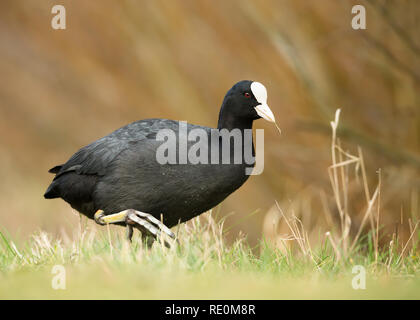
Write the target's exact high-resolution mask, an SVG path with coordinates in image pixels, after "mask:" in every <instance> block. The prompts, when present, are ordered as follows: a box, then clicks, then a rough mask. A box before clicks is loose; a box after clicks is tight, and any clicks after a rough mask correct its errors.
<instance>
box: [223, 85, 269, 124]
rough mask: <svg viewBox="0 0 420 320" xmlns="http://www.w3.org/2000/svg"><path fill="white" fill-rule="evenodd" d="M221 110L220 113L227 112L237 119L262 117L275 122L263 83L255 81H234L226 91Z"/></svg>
mask: <svg viewBox="0 0 420 320" xmlns="http://www.w3.org/2000/svg"><path fill="white" fill-rule="evenodd" d="M223 109H225V110H223ZM222 110H223V111H224V112H222V113H227V112H228V113H229V114H230V115H233V116H235V117H236V118H238V119H249V120H251V121H252V120H256V119H260V118H263V119H265V120H267V121H270V122H275V118H274V115H273V113H272V112H271V110H270V108H269V107H268V105H267V90H266V88H265V86H264V85H263V84H261V83H260V82H256V81H250V80H243V81H240V82H238V83H236V84H235V85H234V86H233V87H232V88H231V89H230V90H229V91H228V92H227V94H226V96H225V99H224V101H223V105H222ZM221 115H222V114H221Z"/></svg>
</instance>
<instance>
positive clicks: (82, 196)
mask: <svg viewBox="0 0 420 320" xmlns="http://www.w3.org/2000/svg"><path fill="white" fill-rule="evenodd" d="M259 118H264V119H266V120H268V121H271V122H274V115H273V113H272V112H271V110H270V108H269V107H268V105H267V91H266V89H265V87H264V86H263V85H262V84H261V83H259V82H254V81H248V80H244V81H240V82H238V83H236V84H235V85H234V86H233V87H232V88H231V89H230V90H229V91H228V92H227V94H226V96H225V98H224V100H223V103H222V107H221V109H220V114H219V122H218V127H217V129H212V128H208V127H202V126H197V125H191V124H187V123H185V122H178V121H173V120H167V119H146V120H140V121H136V122H133V123H131V124H129V125H126V126H125V127H122V128H120V129H118V130H116V131H114V132H112V133H111V134H109V135H107V136H105V137H103V138H101V139H99V140H97V141H95V142H93V143H91V144H89V145H87V146H85V147H83V148H81V149H80V150H79V151H77V152H76V153H75V154H74V155H73V156H72V157H71V158H70V159H69V160H68V161H67V162H66V163H65V164H62V165H58V166H55V167H54V168H52V169H50V170H49V172H50V173H54V174H55V177H54V179H53V181H52V183H51V184H50V186H49V187H48V189H47V191H46V192H45V194H44V197H45V198H46V199H54V198H62V199H63V200H65V201H66V202H68V203H69V204H70V205H71V206H72V207H73V208H74V209H76V210H77V211H79V212H80V213H82V214H84V215H86V216H87V217H89V218H91V219H94V220H95V221H96V222H97V223H99V224H102V225H104V224H108V223H116V224H120V225H125V226H127V230H128V237H129V239H131V236H132V232H133V227H136V228H138V229H139V230H140V231H141V232H142V235H152V236H153V237H154V238H157V237H159V236H160V235H161V232H164V233H165V234H167V235H169V236H170V237H172V238H173V237H174V234H173V233H172V232H171V230H169V228H170V227H172V226H174V225H176V224H178V223H180V222H185V221H187V220H189V219H191V218H193V217H195V216H197V215H199V214H201V213H203V212H205V211H207V210H209V209H211V208H213V207H214V206H216V205H217V204H218V203H220V202H221V201H223V200H224V199H225V198H226V197H227V196H228V195H230V194H231V193H232V192H234V191H235V190H236V189H238V188H239V187H240V186H241V185H242V184H243V183H244V182H245V181H246V180H247V178H248V177H249V176H248V175H247V174H246V171H245V169H246V168H249V167H250V166H251V169H252V166H253V164H251V165H249V164H248V163H245V161H244V160H243V158H244V157H245V152H246V151H245V149H247V148H246V147H247V146H246V139H245V137H246V134H245V132H246V131H247V130H248V133H249V132H251V135H249V136H250V137H251V139H249V140H250V142H249V144H250V145H251V148H250V149H252V154H254V146H253V143H252V123H253V121H254V120H256V119H259ZM183 129H185V130H184V131H183ZM222 129H226V130H224V131H225V132H226V131H228V132H229V133H234V132H236V133H238V132H239V138H243V145H240V147H239V155H240V156H242V155H244V157H242V160H241V159H240V158H241V157H239V160H238V159H236V158H235V153H236V155H237V154H238V152H237V151H238V148H236V149H235V147H237V145H236V143H230V142H232V141H233V139H234V138H235V137H234V135H233V134H232V135H231V136H229V137H228V139H227V141H228V144H225V142H226V141H222V140H223V139H222V138H223V137H222V136H221V135H219V136H218V137H217V138H216V139H213V138H214V132H216V133H217V132H221V131H223V130H222ZM169 131H170V132H174V136H175V137H177V139H176V140H175V142H174V143H172V147H175V152H174V151H173V150H170V148H169V147H170V146H171V144H170V143H169V140H170V137H171V135H170V134H169V133H168V132H169ZM191 132H198V134H195V135H194V137H195V138H194V139H191V137H190V135H189V134H190V133H191ZM162 136H164V137H165V138H163V139H162ZM198 137H201V138H202V139H201V140H203V141H204V142H203V141H201V143H202V144H201V145H200V146H202V147H203V148H201V149H200V150H199V151H198V150H195V151H196V152H195V153H194V154H195V155H198V157H199V159H201V160H204V161H193V160H194V159H190V157H189V155H190V152H192V151H193V150H192V148H196V149H197V144H196V142H197V141H198V140H199V139H198ZM239 140H240V139H239ZM233 142H235V141H233ZM203 143H204V144H203ZM163 144H167V146H166V149H164V152H162V150H163V149H162V147H163ZM194 145H195V147H194ZM226 145H227V146H228V147H227V150H228V152H227V153H228V157H227V160H228V161H225V160H226V158H223V157H224V156H223V152H224V151H225V150H223V147H224V146H226ZM248 147H249V146H248ZM159 157H161V158H162V157H166V158H165V159H166V163H165V162H162V161H160V160H159ZM171 157H172V158H171ZM186 158H188V159H187V160H185V159H186ZM222 158H223V159H224V160H223V159H222ZM168 159H169V161H168ZM171 159H172V160H174V159H175V162H176V163H174V162H173V161H172V162H171V161H170V160H171ZM206 160H208V161H206ZM229 160H231V161H229ZM197 162H198V163H197Z"/></svg>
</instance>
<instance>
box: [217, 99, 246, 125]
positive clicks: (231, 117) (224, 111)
mask: <svg viewBox="0 0 420 320" xmlns="http://www.w3.org/2000/svg"><path fill="white" fill-rule="evenodd" d="M235 110H238V108H235V106H234V105H233V103H232V102H231V101H230V100H229V99H227V98H225V100H224V101H223V104H222V107H221V108H220V113H219V122H218V124H217V129H219V130H220V129H228V130H229V131H231V130H233V129H240V130H241V131H243V130H244V129H252V122H253V120H252V119H249V118H245V117H241V116H238V115H236V114H235V112H234V111H235Z"/></svg>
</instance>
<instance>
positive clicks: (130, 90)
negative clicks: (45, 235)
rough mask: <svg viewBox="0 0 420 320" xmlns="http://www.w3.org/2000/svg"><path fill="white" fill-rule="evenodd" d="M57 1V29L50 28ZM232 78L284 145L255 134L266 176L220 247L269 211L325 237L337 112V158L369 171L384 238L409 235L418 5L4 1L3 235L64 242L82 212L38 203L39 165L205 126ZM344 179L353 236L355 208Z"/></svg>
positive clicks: (419, 50)
mask: <svg viewBox="0 0 420 320" xmlns="http://www.w3.org/2000/svg"><path fill="white" fill-rule="evenodd" d="M56 4H61V5H64V6H65V8H66V17H67V19H66V24H67V29H66V30H54V29H52V28H51V19H52V17H53V16H54V15H53V14H52V13H51V9H52V7H53V6H54V5H56ZM355 4H362V5H364V6H365V8H366V16H367V29H366V30H353V29H352V28H351V19H352V18H353V15H352V13H351V8H352V6H353V5H355ZM243 79H251V80H256V81H259V82H262V83H263V84H264V85H265V86H266V87H267V90H268V102H269V105H270V107H271V109H272V110H273V112H274V114H275V116H276V119H277V120H278V124H279V126H280V127H281V129H282V132H283V134H282V135H281V136H279V134H278V132H277V131H276V129H275V127H274V126H273V125H272V124H270V123H266V122H264V121H257V122H256V123H255V125H254V128H255V127H256V128H263V129H265V171H264V173H263V174H262V175H259V176H252V177H251V178H250V179H249V180H248V182H247V183H246V184H245V185H244V186H243V187H242V188H241V189H239V190H238V191H237V192H235V193H234V194H233V195H231V196H230V197H229V198H228V199H227V200H226V201H225V202H223V203H222V205H221V206H220V207H219V208H218V209H217V211H218V214H219V216H226V215H229V217H228V218H227V221H226V226H228V227H229V228H230V230H231V232H229V237H235V235H236V234H237V233H238V232H242V233H243V234H245V235H246V236H247V237H248V239H249V240H250V242H251V243H256V241H257V240H258V239H260V238H261V237H262V235H263V234H265V235H266V236H268V237H270V230H269V229H270V227H267V225H268V226H270V222H268V223H267V219H271V218H272V215H273V213H272V211H273V210H274V209H273V205H274V201H275V200H277V201H278V202H279V204H280V205H281V206H282V208H283V209H284V210H285V212H288V213H290V212H292V213H293V214H296V215H297V216H299V217H302V220H303V223H304V225H305V227H306V228H307V229H309V230H318V229H319V230H324V231H326V230H329V228H332V227H334V226H333V225H334V223H335V220H334V219H332V221H328V219H326V218H325V217H326V215H325V211H330V212H332V216H333V217H334V215H337V211H336V209H335V206H334V199H333V193H332V189H331V186H330V180H329V176H328V171H327V168H328V166H329V165H330V164H331V154H330V147H331V146H330V144H331V142H330V141H331V132H330V131H331V130H330V121H331V120H332V119H333V118H334V113H335V110H336V109H337V108H341V109H342V113H341V122H340V130H339V132H338V136H339V137H340V139H341V143H342V146H343V148H345V149H346V150H349V151H350V152H352V153H354V152H356V153H357V147H358V146H360V147H361V148H362V150H363V155H364V160H365V163H366V171H367V174H368V177H367V178H368V181H369V185H370V187H371V188H372V189H373V188H374V186H375V185H376V183H377V181H378V173H377V171H378V169H379V168H380V169H381V186H382V187H381V219H380V224H381V225H383V226H384V230H385V233H384V234H388V233H389V234H391V233H393V232H396V230H401V231H402V232H407V230H406V227H404V226H405V223H404V222H406V221H408V220H409V219H416V218H417V219H418V217H419V205H418V202H419V201H418V197H419V188H420V179H419V175H420V174H419V171H420V170H419V169H420V141H419V137H420V95H419V88H420V2H419V1H417V0H401V1H380V0H378V1H346V0H343V1H336V0H317V1H308V0H300V1H297V0H290V1H286V0H264V1H246V0H229V1H218V0H216V1H215V0H200V1H197V0H182V1H167V0H153V1H134V0H132V1H130V0H119V1H115V0H113V1H111V0H101V1H81V0H71V1H70V0H61V1H59V2H57V1H46V0H45V1H38V0H2V1H1V2H0V177H1V178H0V228H1V230H3V231H4V232H7V233H9V234H11V235H12V236H13V237H15V238H18V239H25V238H27V237H28V236H29V235H30V234H31V233H32V232H34V231H35V230H39V229H42V230H46V231H48V232H50V233H52V234H54V235H57V236H58V235H59V234H60V233H62V232H63V231H66V230H67V231H66V232H71V230H72V229H74V228H75V227H77V226H78V224H79V215H78V214H77V213H76V212H74V211H73V210H72V209H71V208H70V206H69V205H67V204H66V203H65V202H64V201H62V200H52V201H51V200H49V201H47V200H44V199H43V193H44V191H45V189H46V188H47V186H48V184H49V183H50V181H51V179H52V177H53V176H52V175H50V174H48V173H47V171H48V169H49V168H51V167H53V166H55V165H57V164H61V163H63V162H65V161H66V160H67V159H68V158H69V157H70V156H71V155H72V154H73V153H74V152H75V151H77V150H78V149H79V148H80V147H82V146H84V145H86V144H88V143H90V142H92V141H94V140H96V139H98V138H100V137H102V136H104V135H106V134H108V133H110V132H112V131H114V130H115V129H117V128H119V127H121V126H123V125H125V124H127V123H130V122H132V121H135V120H139V119H144V118H150V117H159V118H169V119H176V120H187V121H188V122H190V123H194V124H201V125H206V126H216V125H217V117H218V112H219V108H220V105H221V102H222V99H223V96H224V94H225V93H226V91H227V90H228V89H229V88H230V87H231V86H232V85H233V84H234V83H236V82H237V81H239V80H243ZM351 181H352V182H351V183H350V184H349V194H350V201H349V212H350V215H351V216H352V219H353V224H352V232H355V230H356V231H357V227H358V224H360V220H361V219H362V217H363V207H364V206H365V205H366V200H365V194H364V193H363V189H362V188H361V186H360V180H358V179H352V180H351ZM232 213H233V214H232ZM230 214H231V215H230ZM275 214H276V213H274V215H275ZM337 221H338V220H337ZM89 223H90V224H92V225H93V223H92V222H89ZM398 232H399V231H398ZM385 240H386V239H385ZM385 240H384V241H385Z"/></svg>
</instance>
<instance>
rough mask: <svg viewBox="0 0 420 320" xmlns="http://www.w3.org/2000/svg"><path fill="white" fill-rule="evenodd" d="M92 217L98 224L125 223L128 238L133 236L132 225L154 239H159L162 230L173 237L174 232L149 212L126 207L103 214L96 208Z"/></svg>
mask: <svg viewBox="0 0 420 320" xmlns="http://www.w3.org/2000/svg"><path fill="white" fill-rule="evenodd" d="M94 219H95V222H96V223H98V224H100V225H106V224H109V223H126V224H127V228H128V230H127V238H128V239H129V240H131V237H132V236H133V227H136V228H137V229H139V230H140V231H141V232H142V234H143V235H151V236H152V237H153V238H154V239H160V237H161V235H162V231H163V233H164V234H166V235H167V236H169V237H170V238H172V239H175V234H174V233H173V232H172V231H171V230H170V229H169V228H168V227H167V226H165V225H164V224H163V223H162V222H160V221H159V220H158V219H156V218H155V217H153V216H152V215H151V214H148V213H144V212H141V211H137V210H134V209H127V210H124V211H121V212H119V213H115V214H110V215H105V213H104V211H103V210H98V211H97V212H96V213H95V216H94ZM165 244H168V242H167V241H165Z"/></svg>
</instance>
